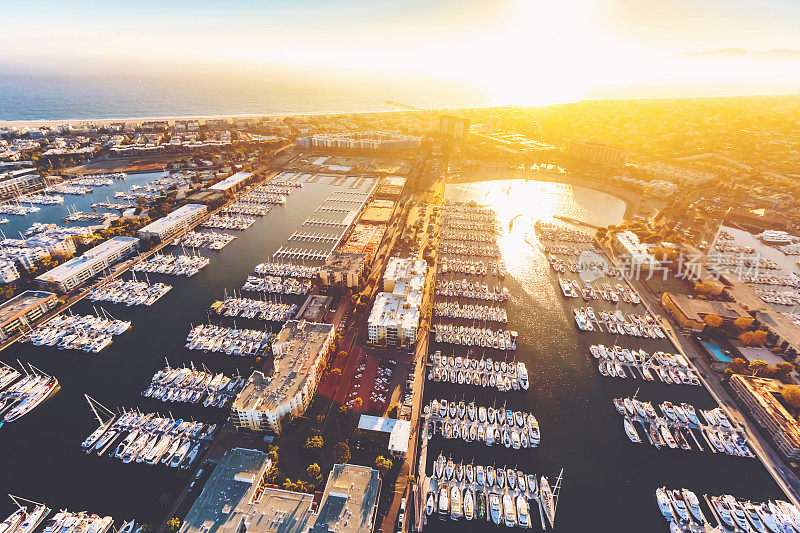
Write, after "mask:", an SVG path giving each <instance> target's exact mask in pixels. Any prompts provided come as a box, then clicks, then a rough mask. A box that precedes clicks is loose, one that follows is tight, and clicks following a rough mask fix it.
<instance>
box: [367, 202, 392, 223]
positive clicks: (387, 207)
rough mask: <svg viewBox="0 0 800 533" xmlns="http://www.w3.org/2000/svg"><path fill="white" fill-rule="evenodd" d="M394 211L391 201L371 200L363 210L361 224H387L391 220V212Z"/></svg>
mask: <svg viewBox="0 0 800 533" xmlns="http://www.w3.org/2000/svg"><path fill="white" fill-rule="evenodd" d="M393 211H394V202H393V201H391V200H373V201H372V202H370V203H369V205H367V207H366V209H364V213H363V214H362V215H361V220H362V221H363V222H372V223H376V224H384V223H386V222H389V219H390V218H392V212H393Z"/></svg>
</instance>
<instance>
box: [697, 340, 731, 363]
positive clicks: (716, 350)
mask: <svg viewBox="0 0 800 533" xmlns="http://www.w3.org/2000/svg"><path fill="white" fill-rule="evenodd" d="M703 346H705V347H706V350H708V353H710V354H711V355H713V356H714V358H715V359H716V360H717V361H722V362H723V363H730V362H731V361H732V359H731V357H730V356H729V355H726V354H725V352H723V351H722V348H720V347H719V345H718V344H717V343H715V342H711V341H703Z"/></svg>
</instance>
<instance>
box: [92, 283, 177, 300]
mask: <svg viewBox="0 0 800 533" xmlns="http://www.w3.org/2000/svg"><path fill="white" fill-rule="evenodd" d="M170 290H172V286H171V285H167V284H165V283H149V282H148V281H137V280H136V279H132V280H127V281H125V280H122V279H114V280H111V281H108V282H106V283H104V284H103V285H102V286H100V287H97V288H96V289H92V292H91V293H90V294H89V296H88V298H89V300H91V301H93V302H111V303H115V304H125V305H127V306H131V305H145V306H150V305H153V304H154V303H156V302H157V301H158V300H159V299H161V297H162V296H164V295H165V294H167V293H168V292H169V291H170Z"/></svg>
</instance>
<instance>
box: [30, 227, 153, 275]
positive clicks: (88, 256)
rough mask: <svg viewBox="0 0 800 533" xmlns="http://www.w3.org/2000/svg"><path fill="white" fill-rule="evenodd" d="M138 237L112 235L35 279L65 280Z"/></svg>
mask: <svg viewBox="0 0 800 533" xmlns="http://www.w3.org/2000/svg"><path fill="white" fill-rule="evenodd" d="M138 242H139V239H138V238H136V237H113V238H111V239H108V240H107V241H106V242H104V243H101V244H98V245H97V246H95V247H94V248H91V249H89V250H87V251H86V252H84V254H83V255H81V256H79V257H73V258H72V259H70V260H69V261H67V262H66V263H63V264H61V265H59V266H57V267H55V268H54V269H52V270H48V271H47V272H45V273H44V274H42V275H41V276H39V277H37V278H36V279H37V280H40V281H45V282H60V281H64V280H67V279H69V278H71V277H72V276H74V275H75V274H77V273H79V272H82V271H83V270H84V269H86V268H88V267H90V266H92V265H94V264H95V263H96V262H98V261H103V260H105V259H106V258H107V257H108V256H110V255H113V254H116V253H118V252H120V251H122V250H125V249H126V248H128V247H130V246H132V245H136V244H137V243H138Z"/></svg>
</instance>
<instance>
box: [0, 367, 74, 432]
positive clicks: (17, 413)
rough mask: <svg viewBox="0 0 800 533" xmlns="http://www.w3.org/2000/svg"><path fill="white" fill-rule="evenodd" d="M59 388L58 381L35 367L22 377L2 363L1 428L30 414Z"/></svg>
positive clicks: (0, 371)
mask: <svg viewBox="0 0 800 533" xmlns="http://www.w3.org/2000/svg"><path fill="white" fill-rule="evenodd" d="M20 378H21V379H20ZM59 388H60V385H59V383H58V379H56V378H55V377H53V376H48V375H47V374H45V373H43V372H40V371H38V370H37V369H36V368H34V367H31V369H30V371H28V370H25V376H24V377H22V372H20V371H19V370H17V369H15V368H13V367H11V366H8V365H6V364H4V363H0V426H2V425H3V424H5V423H8V422H13V421H14V420H17V419H19V418H22V417H23V416H25V415H26V414H28V413H30V412H31V411H33V410H34V409H36V408H37V407H38V406H39V405H41V404H42V403H43V402H44V401H45V400H47V399H48V398H50V397H51V396H52V395H53V394H55V393H56V392H58V390H59Z"/></svg>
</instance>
